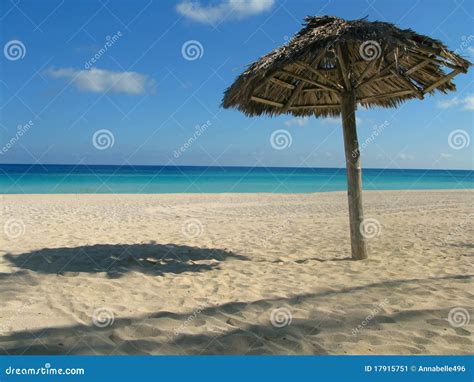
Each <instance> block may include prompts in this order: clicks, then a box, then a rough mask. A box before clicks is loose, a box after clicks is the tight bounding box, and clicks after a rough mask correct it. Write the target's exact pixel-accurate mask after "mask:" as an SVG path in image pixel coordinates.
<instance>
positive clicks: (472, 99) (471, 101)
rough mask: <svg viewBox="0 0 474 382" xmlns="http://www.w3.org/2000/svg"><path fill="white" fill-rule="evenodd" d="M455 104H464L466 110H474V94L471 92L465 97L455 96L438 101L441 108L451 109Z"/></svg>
mask: <svg viewBox="0 0 474 382" xmlns="http://www.w3.org/2000/svg"><path fill="white" fill-rule="evenodd" d="M454 106H462V108H463V109H464V110H474V95H473V94H471V95H468V96H466V97H464V98H458V97H454V98H451V99H448V100H445V101H439V102H438V107H440V108H441V109H449V108H451V107H454Z"/></svg>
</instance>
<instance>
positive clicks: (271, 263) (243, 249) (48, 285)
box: [0, 191, 474, 354]
mask: <svg viewBox="0 0 474 382" xmlns="http://www.w3.org/2000/svg"><path fill="white" fill-rule="evenodd" d="M0 199H1V206H2V208H1V215H0V223H1V226H0V227H4V228H5V231H6V232H0V300H1V307H0V353H3V354H4V353H8V354H11V353H25V354H39V353H54V354H57V353H59V354H67V353H70V354H200V353H213V354H216V353H217V354H221V353H224V354H229V353H232V354H465V353H472V339H471V337H470V335H471V333H472V330H473V322H474V317H472V315H473V309H472V308H471V306H472V301H473V300H472V297H473V292H474V290H473V284H472V278H473V276H474V268H473V240H472V239H473V237H474V235H473V233H474V232H473V225H472V216H473V212H474V203H473V201H474V192H473V191H429V192H424V191H411V192H406V191H393V192H392V191H384V192H375V191H373V192H365V205H366V217H367V218H373V219H376V220H377V221H378V222H379V223H380V232H379V235H378V236H376V237H374V238H372V239H370V240H369V247H370V258H369V260H367V261H362V262H361V261H358V262H355V261H350V260H348V257H349V253H350V250H349V237H348V221H347V201H346V195H345V194H344V193H324V194H306V195H268V194H247V195H244V194H227V195H213V194H208V195H43V196H41V195H24V196H18V195H10V196H5V195H4V196H1V197H0ZM189 219H197V220H191V221H189ZM183 227H184V230H183ZM186 229H188V230H187V231H186ZM183 231H184V232H183ZM194 234H196V237H193V236H194ZM17 236H18V237H17ZM101 308H102V309H103V310H102V311H101V312H102V314H100V313H97V311H96V310H97V309H101ZM455 308H457V309H456V310H453V309H455ZM275 309H279V310H278V311H275ZM463 309H464V310H463ZM94 311H96V314H95V319H96V320H95V321H96V324H94V322H93V321H94ZM450 311H451V312H452V313H451V315H452V316H453V317H452V318H453V320H454V321H453V320H452V321H453V323H454V325H453V324H451V323H450V322H449V320H448V316H449V313H450ZM272 312H274V313H273V315H274V316H276V320H277V322H275V323H276V324H277V325H276V326H275V325H272V322H271V316H272ZM112 315H113V322H112ZM290 315H291V322H289V321H290V320H289V319H290ZM467 315H469V316H471V317H472V319H470V323H467V322H466V321H467V320H468V319H469V317H468V316H467ZM107 318H109V320H108V321H107ZM281 318H283V320H282V321H279V320H280V319H281ZM285 319H286V322H285ZM102 320H104V321H102ZM280 323H281V325H283V324H286V323H289V325H286V326H283V327H277V326H281V325H280ZM99 326H104V327H103V328H101V327H99Z"/></svg>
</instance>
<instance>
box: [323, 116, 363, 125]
mask: <svg viewBox="0 0 474 382" xmlns="http://www.w3.org/2000/svg"><path fill="white" fill-rule="evenodd" d="M321 122H322V124H323V125H342V121H341V118H340V117H328V118H324V119H322V120H321ZM361 124H362V119H360V118H359V117H356V125H361Z"/></svg>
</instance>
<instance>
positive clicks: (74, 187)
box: [0, 164, 474, 194]
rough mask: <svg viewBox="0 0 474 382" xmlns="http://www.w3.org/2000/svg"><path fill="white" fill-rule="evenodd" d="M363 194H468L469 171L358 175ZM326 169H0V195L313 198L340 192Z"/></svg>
mask: <svg viewBox="0 0 474 382" xmlns="http://www.w3.org/2000/svg"><path fill="white" fill-rule="evenodd" d="M363 183H364V189H366V190H436V189H473V188H474V171H473V170H441V169H377V168H365V169H364V170H363ZM346 189H347V188H346V169H345V168H330V167H250V166H196V165H194V166H193V165H184V166H172V165H171V166H170V165H110V164H107V165H97V164H94V165H85V164H81V165H73V164H0V194H76V193H77V194H96V193H97V194H109V193H110V194H115V193H118V194H129V193H130V194H175V193H283V194H287V193H315V192H331V191H345V190H346Z"/></svg>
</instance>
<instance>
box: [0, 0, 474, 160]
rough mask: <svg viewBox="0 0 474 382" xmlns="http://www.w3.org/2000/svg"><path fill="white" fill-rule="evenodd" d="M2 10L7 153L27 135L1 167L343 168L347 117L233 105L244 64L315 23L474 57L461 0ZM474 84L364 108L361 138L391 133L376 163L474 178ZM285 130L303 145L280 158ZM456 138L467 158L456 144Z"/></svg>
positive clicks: (470, 8) (96, 4)
mask: <svg viewBox="0 0 474 382" xmlns="http://www.w3.org/2000/svg"><path fill="white" fill-rule="evenodd" d="M0 14H1V15H2V16H1V41H0V42H1V44H2V47H3V48H4V49H3V55H2V56H1V57H0V65H1V66H0V72H1V77H0V78H1V82H0V89H1V90H0V95H1V99H0V104H1V111H0V113H1V114H0V143H1V146H3V147H4V148H5V146H4V145H5V144H6V143H7V142H11V140H12V138H15V139H14V143H13V144H10V145H9V147H8V149H7V150H2V152H1V154H0V163H73V164H78V163H85V164H165V165H166V164H168V165H174V164H178V165H248V166H311V167H344V165H345V162H344V154H343V142H342V132H341V128H340V123H339V121H338V120H335V119H315V118H308V119H295V118H292V117H291V116H281V117H278V118H248V117H245V116H243V115H242V114H240V113H239V112H237V111H234V110H224V109H222V108H220V102H221V99H222V94H223V91H224V90H225V89H226V88H227V87H228V86H229V85H230V84H231V83H232V81H233V80H234V79H235V77H236V76H237V75H238V74H239V73H240V72H241V71H242V70H243V69H244V68H245V65H247V64H249V63H251V62H253V61H255V60H256V59H257V58H258V57H260V56H261V55H263V54H265V53H267V52H268V51H270V50H272V49H274V48H275V47H277V46H279V45H281V44H284V43H285V42H286V41H287V40H288V38H289V37H291V36H292V35H293V34H294V33H296V32H297V31H298V30H299V29H300V28H301V23H302V20H303V18H304V17H305V16H306V15H323V14H329V15H335V16H339V17H343V18H347V19H356V18H360V17H364V16H368V17H369V20H380V21H389V22H394V23H396V24H397V25H399V26H400V27H402V28H412V29H414V30H415V31H417V32H419V33H422V34H427V35H430V36H432V37H434V38H438V39H441V40H442V41H443V42H444V43H445V44H446V45H447V46H448V47H449V48H450V49H452V50H457V51H458V52H459V53H460V54H461V55H463V56H465V57H466V58H468V59H469V60H471V61H473V58H474V32H473V30H472V25H474V23H473V17H474V3H473V2H470V1H462V0H455V1H449V0H446V1H416V0H409V1H404V0H403V1H387V0H386V1H382V0H375V1H373V0H370V1H366V0H361V1H358V0H355V1H341V0H338V1H335V0H333V1H317V0H310V1H303V0H299V1H281V0H274V1H273V0H260V1H256V0H248V1H236V0H225V1H200V2H193V3H190V2H188V1H150V0H144V1H141V0H135V1H131V0H130V1H106V0H100V1H92V0H84V1H61V0H59V1H53V0H47V1H46V0H36V1H26V0H21V1H18V0H16V1H9V0H3V1H1V12H0ZM107 42H108V46H107V45H106V43H107ZM15 44H16V45H15ZM105 47H106V49H105ZM15 48H18V49H19V50H16V51H15ZM15 55H17V56H15ZM94 56H95V57H96V59H95V62H92V61H91V60H92V59H93V58H94ZM473 79H474V77H473V72H472V70H471V71H470V73H468V74H461V75H459V76H457V77H456V78H455V83H456V85H457V87H458V91H457V92H456V93H451V94H449V95H442V94H437V95H436V96H433V97H431V96H427V97H426V99H425V100H424V101H419V100H413V101H410V102H408V103H405V104H404V105H403V106H402V107H400V108H399V109H373V110H363V109H360V110H358V131H359V138H360V141H364V140H365V139H366V138H368V137H370V136H371V134H372V132H373V129H374V127H375V128H376V127H377V126H381V125H383V124H384V123H385V125H384V128H383V132H382V133H381V134H379V135H378V136H377V138H376V140H375V141H374V142H372V143H371V144H369V145H367V147H365V148H364V150H363V152H362V155H363V157H362V161H363V165H364V167H377V168H448V169H472V168H473V147H474V142H472V138H474V136H473V119H472V116H473V114H472V111H473V109H474V97H473V94H474V87H473ZM29 121H31V122H32V123H31V124H30V125H28V126H27V127H26V128H25V125H26V124H28V122H29ZM19 125H21V126H23V127H21V128H19V127H18V126H19ZM196 126H200V128H199V130H200V134H199V135H197V134H196V131H197V130H198V129H197V128H196ZM19 129H22V130H23V131H24V133H23V134H22V135H21V137H18V131H19ZM280 129H283V130H286V131H288V132H289V133H290V135H291V145H290V146H289V147H286V148H285V149H283V150H276V149H274V147H272V145H271V144H270V137H271V135H272V133H273V132H274V131H276V130H280ZM102 130H107V131H106V132H105V133H104V134H106V135H107V134H109V135H108V136H106V137H105V138H104V137H103V138H104V139H105V141H106V142H108V144H107V146H106V147H107V148H106V149H102V150H99V149H97V144H95V145H94V143H97V142H95V141H94V140H93V137H94V135H95V136H96V137H97V134H100V133H101V131H102ZM455 130H460V131H461V135H462V136H461V138H462V139H464V144H463V148H462V149H453V148H452V147H451V146H452V145H451V146H450V145H449V136H450V134H451V133H452V132H453V131H455ZM97 131H99V133H97ZM107 138H109V140H108V141H107ZM189 139H192V144H190V145H189V147H185V148H184V149H183V150H181V151H179V150H180V148H182V147H183V145H184V144H185V142H187V141H189ZM466 139H467V140H469V145H467V143H466ZM112 140H113V145H112ZM99 145H100V143H99ZM101 148H104V147H101ZM458 148H459V147H458ZM176 151H179V155H176Z"/></svg>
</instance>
